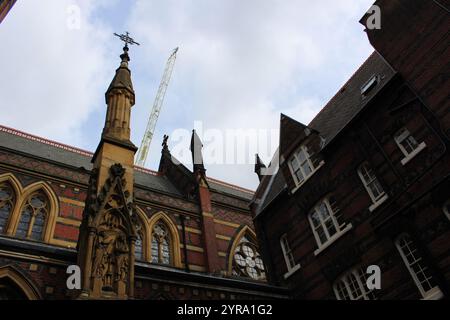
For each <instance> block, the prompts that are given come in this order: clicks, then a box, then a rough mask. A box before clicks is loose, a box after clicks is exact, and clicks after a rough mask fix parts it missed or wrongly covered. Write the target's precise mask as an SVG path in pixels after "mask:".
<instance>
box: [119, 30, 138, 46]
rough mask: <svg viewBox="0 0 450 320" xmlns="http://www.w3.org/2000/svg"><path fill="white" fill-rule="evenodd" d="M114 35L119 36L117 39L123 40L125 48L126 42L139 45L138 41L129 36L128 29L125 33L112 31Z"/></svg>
mask: <svg viewBox="0 0 450 320" xmlns="http://www.w3.org/2000/svg"><path fill="white" fill-rule="evenodd" d="M114 35H115V36H116V37H119V39H120V40H122V41H123V42H125V47H126V48H128V44H137V45H138V46H139V45H140V44H139V43H138V42H136V41H134V39H133V38H131V37H130V33H129V32H128V31H127V32H125V34H117V33H114Z"/></svg>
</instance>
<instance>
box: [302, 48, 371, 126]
mask: <svg viewBox="0 0 450 320" xmlns="http://www.w3.org/2000/svg"><path fill="white" fill-rule="evenodd" d="M375 53H377V52H376V51H373V52H372V53H371V54H370V55H369V57H367V59H366V60H364V62H363V63H361V65H360V66H359V67H358V69H356V71H355V72H353V74H352V75H351V77H350V78H348V80H347V81H346V82H345V83H344V85H343V86H341V88H340V89H339V90H338V91H337V92H336V93H335V94H334V95H333V97H331V99H330V100H328V102H327V103H326V104H325V106H324V107H323V108H322V109H321V110H320V111H319V112H318V113H317V114H316V116H315V117H314V118H313V119H312V120H311V121H310V122H309V124H308V126H310V125H311V124H312V123H313V122H314V120H316V118H317V117H318V116H319V115H320V114H321V113H322V112H323V111H324V110H325V109H326V108H327V107H328V106H329V105H330V104H331V103H332V102H333V101H334V100H335V99H336V97H337V96H338V95H339V94H340V93H341V92H342V90H343V89H345V87H346V86H347V84H348V83H349V82H350V81H351V80H352V79H353V77H354V76H355V75H356V74H357V73H358V72H359V70H361V68H362V67H363V66H364V65H365V64H366V62H367V61H368V60H369V59H370V58H371V57H372V56H373V55H374V54H375Z"/></svg>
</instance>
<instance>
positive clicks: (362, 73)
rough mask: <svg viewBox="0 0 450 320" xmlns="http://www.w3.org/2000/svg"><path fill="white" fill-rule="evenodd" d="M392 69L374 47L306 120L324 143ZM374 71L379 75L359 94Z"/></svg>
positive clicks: (374, 73) (361, 105)
mask: <svg viewBox="0 0 450 320" xmlns="http://www.w3.org/2000/svg"><path fill="white" fill-rule="evenodd" d="M394 74H395V71H394V70H393V69H392V68H391V67H390V66H389V65H388V64H387V63H386V62H385V61H384V60H383V58H382V57H381V56H380V55H379V54H378V53H377V52H376V51H375V52H373V53H372V54H371V55H370V56H369V58H368V59H367V60H366V61H365V62H364V63H363V64H362V65H361V66H360V67H359V69H358V70H356V72H355V73H354V74H353V76H352V77H351V78H350V79H349V80H348V81H347V83H346V84H344V86H342V88H341V89H340V90H339V91H338V92H337V93H336V95H335V96H334V97H333V98H331V100H330V101H329V102H328V103H327V104H326V105H325V107H324V108H323V109H322V110H321V111H320V112H319V113H318V114H317V115H316V117H315V118H314V119H313V120H312V121H311V122H310V123H309V126H310V127H311V128H313V129H315V130H317V131H319V133H320V135H321V136H322V137H323V138H324V139H325V145H327V144H328V143H329V142H331V141H332V140H333V138H334V137H335V136H336V135H337V134H338V133H339V132H340V131H341V130H342V129H343V128H344V127H345V126H346V125H347V123H349V121H350V120H351V119H352V118H353V117H354V116H355V115H356V114H358V113H359V111H360V110H361V109H362V108H363V107H364V106H365V105H366V104H367V103H368V102H369V101H370V100H371V99H372V98H373V97H374V96H375V95H376V94H377V93H378V92H379V91H380V90H381V88H383V87H384V85H385V84H386V83H388V82H389V80H390V79H391V78H392V77H393V76H394ZM374 75H380V76H382V79H381V82H380V83H378V85H377V86H375V87H374V88H373V89H372V90H371V91H369V93H368V94H367V95H366V97H365V98H363V97H362V96H361V87H362V86H363V85H364V84H365V83H367V81H369V80H370V78H371V77H372V76H374Z"/></svg>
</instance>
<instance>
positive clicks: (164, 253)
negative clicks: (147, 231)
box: [152, 221, 172, 264]
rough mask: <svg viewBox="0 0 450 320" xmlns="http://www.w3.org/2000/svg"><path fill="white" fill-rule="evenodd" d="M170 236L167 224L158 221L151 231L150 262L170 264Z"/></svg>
mask: <svg viewBox="0 0 450 320" xmlns="http://www.w3.org/2000/svg"><path fill="white" fill-rule="evenodd" d="M170 246H171V237H170V233H169V231H168V229H167V226H166V225H165V224H164V222H162V221H158V222H157V223H156V224H155V226H154V227H153V231H152V262H154V263H161V264H171V263H172V257H171V250H170Z"/></svg>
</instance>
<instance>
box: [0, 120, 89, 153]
mask: <svg viewBox="0 0 450 320" xmlns="http://www.w3.org/2000/svg"><path fill="white" fill-rule="evenodd" d="M0 131H3V132H6V133H9V134H13V135H16V136H19V137H22V138H25V139H28V140H33V141H37V142H41V143H44V144H47V145H50V146H53V147H56V148H60V149H63V150H67V151H70V152H74V153H78V154H81V155H84V156H87V157H92V156H93V155H94V153H92V152H90V151H87V150H83V149H80V148H76V147H72V146H69V145H67V144H64V143H60V142H56V141H53V140H50V139H46V138H42V137H39V136H35V135H33V134H30V133H26V132H23V131H20V130H17V129H13V128H10V127H6V126H3V125H0Z"/></svg>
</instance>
